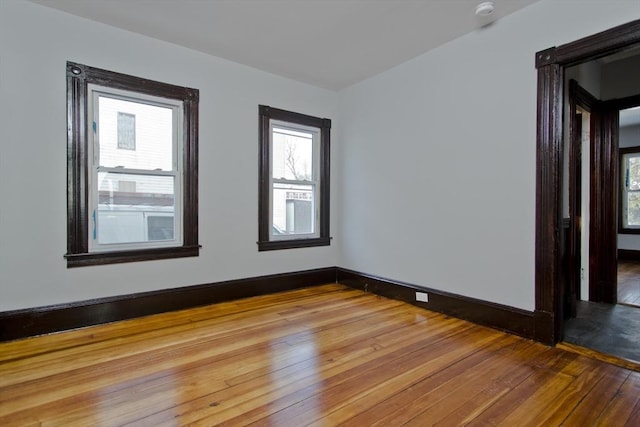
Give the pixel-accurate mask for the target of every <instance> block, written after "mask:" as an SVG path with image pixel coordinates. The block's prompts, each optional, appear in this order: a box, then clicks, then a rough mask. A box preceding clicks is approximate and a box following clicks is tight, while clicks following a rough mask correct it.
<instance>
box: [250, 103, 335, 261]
mask: <svg viewBox="0 0 640 427" xmlns="http://www.w3.org/2000/svg"><path fill="white" fill-rule="evenodd" d="M258 114H259V130H258V131H259V138H258V140H259V143H260V155H259V165H258V175H259V176H258V178H259V183H258V242H257V244H258V250H259V251H272V250H279V249H295V248H306V247H314V246H329V245H330V244H331V238H330V237H329V234H330V231H329V230H330V221H329V220H330V200H331V197H330V194H331V193H330V191H331V189H330V181H331V179H330V176H331V160H330V159H331V120H330V119H323V118H319V117H313V116H308V115H306V114H300V113H296V112H293V111H286V110H281V109H278V108H273V107H269V106H267V105H259V106H258ZM272 119H273V120H280V121H284V122H289V123H294V124H299V125H304V126H310V127H314V128H318V129H320V171H319V173H320V177H319V179H320V182H319V186H320V194H319V200H318V202H319V203H320V207H319V209H320V219H319V223H320V225H319V226H320V236H319V237H318V238H311V239H290V240H270V236H271V230H270V227H269V222H270V221H269V219H270V217H271V212H270V206H269V205H270V201H269V195H270V194H271V189H270V188H269V182H270V174H271V165H270V159H271V154H270V145H271V144H270V138H271V135H270V121H271V120H272Z"/></svg>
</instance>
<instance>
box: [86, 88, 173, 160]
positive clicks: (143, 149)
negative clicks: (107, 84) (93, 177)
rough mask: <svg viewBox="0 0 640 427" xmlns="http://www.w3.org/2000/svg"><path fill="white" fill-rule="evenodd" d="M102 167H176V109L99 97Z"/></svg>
mask: <svg viewBox="0 0 640 427" xmlns="http://www.w3.org/2000/svg"><path fill="white" fill-rule="evenodd" d="M98 109H99V112H100V113H99V126H97V125H96V126H97V127H98V141H99V144H100V166H104V167H118V166H122V167H124V168H128V169H148V170H154V169H161V170H164V171H170V170H173V163H174V162H173V138H174V129H173V110H172V109H171V108H166V107H159V106H157V105H149V104H144V103H141V102H132V101H124V100H122V99H116V98H110V97H107V96H104V95H100V96H99V100H98Z"/></svg>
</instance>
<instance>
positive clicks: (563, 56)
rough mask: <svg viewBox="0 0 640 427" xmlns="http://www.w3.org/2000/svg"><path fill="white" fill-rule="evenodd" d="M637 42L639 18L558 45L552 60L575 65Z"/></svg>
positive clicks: (639, 36)
mask: <svg viewBox="0 0 640 427" xmlns="http://www.w3.org/2000/svg"><path fill="white" fill-rule="evenodd" d="M638 43H640V19H639V20H635V21H631V22H628V23H626V24H622V25H618V26H617V27H613V28H610V29H608V30H605V31H601V32H599V33H597V34H593V35H591V36H588V37H585V38H582V39H580V40H576V41H574V42H571V43H567V44H564V45H562V46H558V47H557V48H556V50H555V58H553V59H552V61H553V63H556V64H559V65H563V66H572V65H577V64H580V63H583V62H587V61H591V60H593V59H598V58H602V57H603V56H607V55H611V54H614V53H617V52H621V51H624V50H626V49H628V48H629V47H631V46H633V45H635V44H638ZM543 52H546V51H543Z"/></svg>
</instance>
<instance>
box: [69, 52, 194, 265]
mask: <svg viewBox="0 0 640 427" xmlns="http://www.w3.org/2000/svg"><path fill="white" fill-rule="evenodd" d="M66 70H67V253H66V254H65V258H66V259H67V267H80V266H86V265H100V264H113V263H122V262H133V261H146V260H156V259H166V258H178V257H188V256H198V254H199V248H200V246H199V244H198V102H199V96H200V95H199V91H198V90H197V89H191V88H187V87H181V86H175V85H171V84H167V83H162V82H156V81H152V80H146V79H142V78H139V77H134V76H130V75H126V74H120V73H116V72H112V71H107V70H102V69H99V68H93V67H89V66H86V65H82V64H77V63H73V62H67V67H66ZM89 84H96V85H100V86H104V87H109V88H114V89H122V90H127V91H132V92H137V93H140V94H145V95H153V96H161V97H164V98H169V99H176V100H180V101H182V103H183V135H184V136H183V137H184V140H183V162H184V163H183V177H182V179H183V188H182V198H183V202H182V203H183V204H182V208H183V217H182V222H183V236H182V239H183V243H182V246H177V247H170V248H167V247H163V248H153V249H136V250H124V251H114V252H106V253H105V252H99V253H97V252H96V253H92V252H89V233H88V227H89V205H88V203H89V197H88V194H89V188H88V186H89V169H88V167H89V166H88V165H89V163H88V158H87V155H88V143H89V136H88V123H89V120H88V116H87V115H88V102H89V99H88V93H89V91H88V85H89Z"/></svg>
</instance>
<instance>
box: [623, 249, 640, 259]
mask: <svg viewBox="0 0 640 427" xmlns="http://www.w3.org/2000/svg"><path fill="white" fill-rule="evenodd" d="M618 259H621V260H626V261H640V251H636V250H633V249H618Z"/></svg>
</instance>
